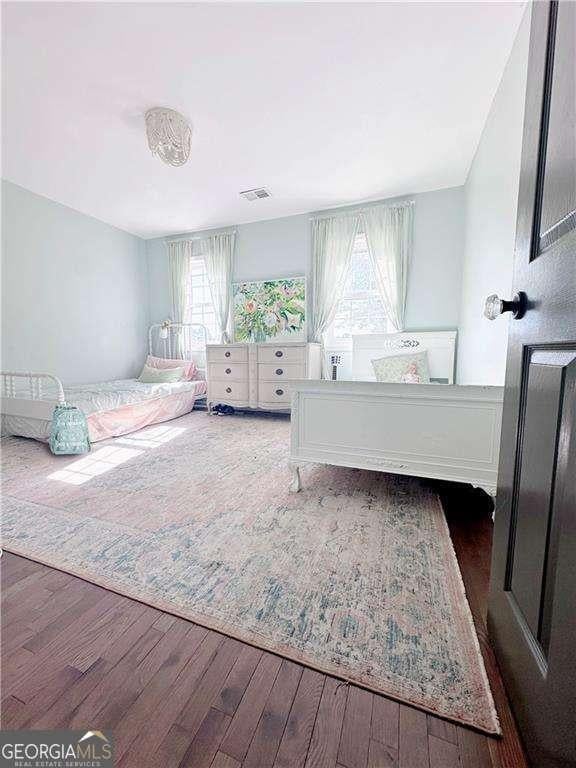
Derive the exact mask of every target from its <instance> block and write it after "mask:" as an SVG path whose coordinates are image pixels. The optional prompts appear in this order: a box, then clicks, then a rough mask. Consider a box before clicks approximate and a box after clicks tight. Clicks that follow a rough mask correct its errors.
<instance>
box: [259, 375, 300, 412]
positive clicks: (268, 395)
mask: <svg viewBox="0 0 576 768" xmlns="http://www.w3.org/2000/svg"><path fill="white" fill-rule="evenodd" d="M258 402H259V404H260V405H279V406H283V407H285V408H290V403H291V402H292V388H291V387H290V385H289V384H288V383H286V382H285V381H283V382H278V383H277V384H275V383H274V382H272V381H262V382H260V384H259V385H258Z"/></svg>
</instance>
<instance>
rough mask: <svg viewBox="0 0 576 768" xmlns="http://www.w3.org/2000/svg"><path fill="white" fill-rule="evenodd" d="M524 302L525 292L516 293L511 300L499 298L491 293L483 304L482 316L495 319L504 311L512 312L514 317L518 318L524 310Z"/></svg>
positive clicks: (522, 315) (525, 302)
mask: <svg viewBox="0 0 576 768" xmlns="http://www.w3.org/2000/svg"><path fill="white" fill-rule="evenodd" d="M526 304H527V301H526V294H525V293H522V291H520V292H519V293H517V294H516V295H515V296H514V298H513V299H512V301H506V299H501V298H500V297H499V296H498V294H496V293H493V294H492V295H491V296H488V298H487V299H486V302H485V304H484V317H487V318H488V320H496V318H497V317H499V316H500V315H503V314H504V312H512V314H513V316H514V319H515V320H520V318H521V317H524V314H525V312H526Z"/></svg>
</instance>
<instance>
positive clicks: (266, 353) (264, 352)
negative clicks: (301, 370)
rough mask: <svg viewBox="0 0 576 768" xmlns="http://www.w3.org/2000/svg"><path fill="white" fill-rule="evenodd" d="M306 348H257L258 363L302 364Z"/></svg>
mask: <svg viewBox="0 0 576 768" xmlns="http://www.w3.org/2000/svg"><path fill="white" fill-rule="evenodd" d="M305 356H306V347H290V346H288V345H286V346H282V345H281V344H279V345H278V346H275V345H272V344H267V345H266V346H264V345H261V346H259V347H258V362H259V363H280V362H282V363H304V360H305Z"/></svg>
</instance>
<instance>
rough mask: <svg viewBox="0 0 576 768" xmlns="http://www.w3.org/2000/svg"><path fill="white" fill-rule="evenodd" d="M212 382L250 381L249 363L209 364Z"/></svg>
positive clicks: (209, 377)
mask: <svg viewBox="0 0 576 768" xmlns="http://www.w3.org/2000/svg"><path fill="white" fill-rule="evenodd" d="M208 379H209V380H210V381H248V363H209V364H208Z"/></svg>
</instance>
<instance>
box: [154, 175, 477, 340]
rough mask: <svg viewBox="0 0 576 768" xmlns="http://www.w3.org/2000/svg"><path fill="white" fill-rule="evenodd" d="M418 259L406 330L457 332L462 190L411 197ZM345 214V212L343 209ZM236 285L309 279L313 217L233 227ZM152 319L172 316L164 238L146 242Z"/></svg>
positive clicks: (414, 265)
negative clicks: (235, 242)
mask: <svg viewBox="0 0 576 768" xmlns="http://www.w3.org/2000/svg"><path fill="white" fill-rule="evenodd" d="M410 199H413V200H414V201H415V212H414V229H415V231H414V255H413V260H412V264H411V270H410V281H409V289H408V299H407V327H408V328H409V329H410V330H422V329H425V328H435V329H438V328H456V327H457V325H458V314H459V305H460V290H461V279H462V272H461V266H462V252H463V237H464V198H463V189H462V187H455V188H452V189H444V190H439V191H436V192H426V193H423V194H418V195H412V196H410ZM339 210H341V209H339ZM234 229H235V230H236V232H237V244H236V254H235V259H234V279H235V280H236V281H241V280H263V279H266V278H275V277H287V276H296V275H306V276H307V277H309V276H310V216H309V215H308V214H305V215H301V216H288V217H285V218H280V219H270V220H268V221H259V222H255V223H251V224H240V225H238V226H237V227H234ZM146 249H147V254H148V274H149V281H150V282H149V296H150V317H151V320H152V322H157V321H159V320H162V319H163V318H165V317H169V316H170V314H171V308H170V288H169V281H168V262H167V257H166V247H165V239H164V238H156V239H153V240H147V241H146Z"/></svg>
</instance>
